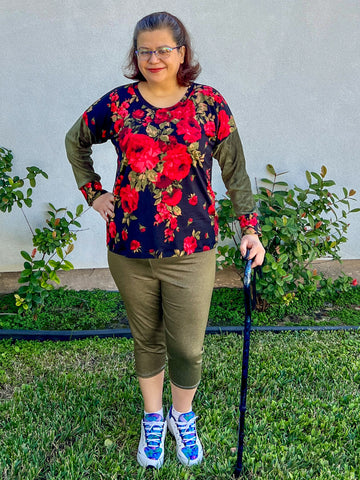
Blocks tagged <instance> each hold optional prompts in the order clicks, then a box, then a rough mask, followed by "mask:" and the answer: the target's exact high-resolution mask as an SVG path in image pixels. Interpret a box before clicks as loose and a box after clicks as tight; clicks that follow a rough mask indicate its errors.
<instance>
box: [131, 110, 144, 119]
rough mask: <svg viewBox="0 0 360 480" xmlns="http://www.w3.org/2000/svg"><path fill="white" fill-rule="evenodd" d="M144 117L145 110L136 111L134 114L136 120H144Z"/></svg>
mask: <svg viewBox="0 0 360 480" xmlns="http://www.w3.org/2000/svg"><path fill="white" fill-rule="evenodd" d="M144 115H145V112H144V110H140V109H138V110H135V112H133V114H132V116H133V117H134V118H136V119H137V120H139V119H140V118H143V116H144Z"/></svg>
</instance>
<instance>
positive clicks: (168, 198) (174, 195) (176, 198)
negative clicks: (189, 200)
mask: <svg viewBox="0 0 360 480" xmlns="http://www.w3.org/2000/svg"><path fill="white" fill-rule="evenodd" d="M181 197H182V191H181V190H180V189H179V188H174V189H173V191H172V192H171V194H169V193H168V192H166V191H165V192H163V194H162V199H163V202H164V203H166V205H170V206H174V205H177V204H178V203H179V202H180V200H181Z"/></svg>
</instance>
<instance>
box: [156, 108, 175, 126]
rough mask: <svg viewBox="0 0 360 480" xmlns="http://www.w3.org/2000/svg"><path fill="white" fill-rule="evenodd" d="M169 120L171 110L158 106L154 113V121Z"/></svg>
mask: <svg viewBox="0 0 360 480" xmlns="http://www.w3.org/2000/svg"><path fill="white" fill-rule="evenodd" d="M170 120H171V112H169V111H168V110H166V109H165V108H164V109H163V108H159V110H157V111H156V113H155V118H154V122H155V123H158V124H159V123H163V122H169V121H170Z"/></svg>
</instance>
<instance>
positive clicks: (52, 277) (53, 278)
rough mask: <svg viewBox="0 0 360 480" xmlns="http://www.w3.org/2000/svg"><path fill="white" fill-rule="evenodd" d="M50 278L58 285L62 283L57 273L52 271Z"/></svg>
mask: <svg viewBox="0 0 360 480" xmlns="http://www.w3.org/2000/svg"><path fill="white" fill-rule="evenodd" d="M49 276H50V280H51V281H53V282H55V283H57V284H59V283H60V279H59V277H58V276H57V275H56V272H54V271H52V272H51V273H50V275H49Z"/></svg>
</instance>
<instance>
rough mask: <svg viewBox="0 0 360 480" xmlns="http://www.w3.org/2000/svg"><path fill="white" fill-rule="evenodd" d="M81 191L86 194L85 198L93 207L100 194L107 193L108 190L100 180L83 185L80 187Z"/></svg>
mask: <svg viewBox="0 0 360 480" xmlns="http://www.w3.org/2000/svg"><path fill="white" fill-rule="evenodd" d="M80 191H81V193H82V194H83V195H84V197H85V200H86V201H87V203H88V205H89V206H90V207H91V206H92V204H93V203H94V200H96V199H97V198H98V197H100V195H103V194H104V193H107V190H104V189H103V188H102V185H101V183H100V182H88V183H86V184H85V185H83V186H82V187H80Z"/></svg>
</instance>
